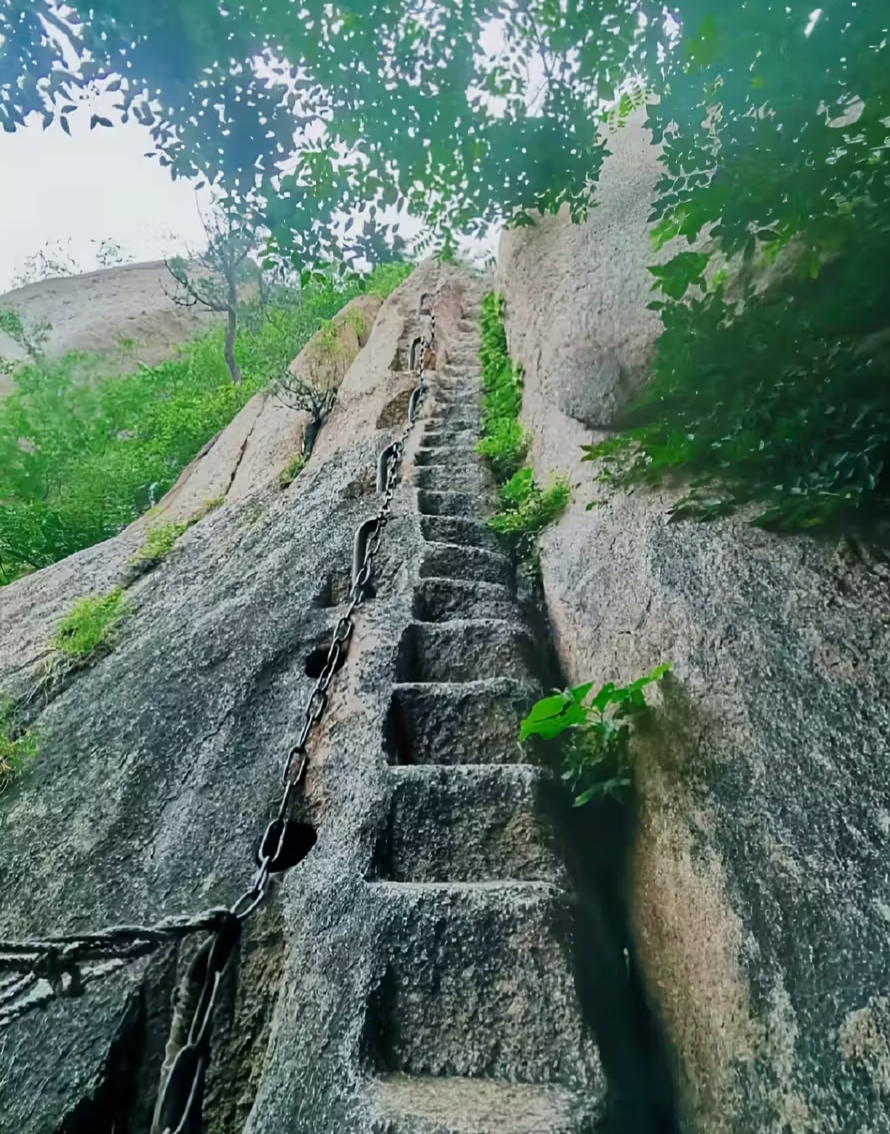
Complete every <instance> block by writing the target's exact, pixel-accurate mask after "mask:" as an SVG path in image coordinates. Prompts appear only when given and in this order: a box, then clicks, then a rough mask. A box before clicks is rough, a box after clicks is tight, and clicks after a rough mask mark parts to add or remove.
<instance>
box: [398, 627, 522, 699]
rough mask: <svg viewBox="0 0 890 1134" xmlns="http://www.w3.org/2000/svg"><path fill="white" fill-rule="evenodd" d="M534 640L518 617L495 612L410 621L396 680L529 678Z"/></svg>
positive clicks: (402, 639)
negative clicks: (447, 619)
mask: <svg viewBox="0 0 890 1134" xmlns="http://www.w3.org/2000/svg"><path fill="white" fill-rule="evenodd" d="M535 653H536V650H535V642H534V639H533V638H532V636H531V634H530V633H529V632H528V630H527V629H526V628H525V626H523V624H522V623H521V622H520V621H518V620H517V621H515V622H514V621H509V622H508V621H505V620H499V619H494V618H491V619H489V618H486V619H481V618H479V619H467V620H465V621H460V622H458V621H454V622H444V623H438V624H434V623H429V622H412V623H410V624H409V625H408V626H407V627H406V628H405V630H404V631H403V633H402V637H401V640H400V641H399V649H398V655H397V658H396V678H395V680H396V682H398V683H400V684H401V683H405V682H419V683H421V684H424V683H426V684H428V683H431V682H442V681H448V682H461V681H478V680H484V679H486V678H494V677H512V678H514V679H521V678H523V677H525V678H528V675H529V674H530V673H531V671H532V666H533V665H534V662H535Z"/></svg>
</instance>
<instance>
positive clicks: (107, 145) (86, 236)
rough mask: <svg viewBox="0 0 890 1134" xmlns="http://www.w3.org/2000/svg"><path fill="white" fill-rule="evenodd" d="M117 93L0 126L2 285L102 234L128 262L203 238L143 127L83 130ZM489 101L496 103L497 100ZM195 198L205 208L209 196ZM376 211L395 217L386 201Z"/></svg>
mask: <svg viewBox="0 0 890 1134" xmlns="http://www.w3.org/2000/svg"><path fill="white" fill-rule="evenodd" d="M480 45H481V46H482V47H483V48H484V50H486V51H488V52H492V53H495V52H497V51H498V50H500V48H501V45H502V39H501V34H500V31H499V28H498V25H497V22H496V21H493V22H492V23H491V24H489V25H488V26H487V27H486V28H485V29H484V31H483V34H482V37H481V41H480ZM536 63H537V61H536ZM539 70H540V69H539V68H538V67H537V66H536V65H533V67H532V73H531V74H530V76H529V78H530V87H531V88H532V89H533V90H538V89H539V88H540V86H541V83H542V82H543V71H540V73H538V72H539ZM116 98H117V96H115V95H104V96H103V95H94V96H93V98H92V100H91V103H90V105H89V108H87V106H84V107H83V108H82V109H81V112H80V113H78V114H72V115H71V117H70V119H69V122H70V125H71V134H72V136H71V137H69V136H68V135H66V134H65V133H64V132H63V130H62V128H61V126H60V125H59V123H58V121H56V122H54V123H53V124H52V125H51V126H50V127H49V129H48V130H46V131H44V130H43V129H42V119H41V117H40V115H38V114H34V115H32V116H31V119H30V122H29V125H28V126H27V127H26V128H25V129H20V130H18V131H16V133H14V134H6V133H0V218H2V220H0V293H2V292H4V291H6V290H8V289H9V288H11V287H14V286H16V285H17V283H19V282H20V281H19V280H18V279H17V277H20V276H21V275H22V273H23V272H25V271H26V269H27V267H28V260H29V258H32V257H34V256H36V255H37V254H39V253H40V252H41V251H42V252H44V253H45V254H46V255H47V256H48V257H50V258H51V259H53V260H62V261H63V262H64V263H65V264H66V265H69V264H70V263H71V262H72V261H73V265H74V266H75V268H71V267H69V269H68V270H69V271H70V270H79V271H90V270H92V269H94V268H95V267H97V260H96V252H97V250H98V246H99V245H100V244H101V243H102V242H103V241H111V242H113V243H114V244H117V245H119V246H120V248H121V251H122V253H123V254H124V256H125V258H126V259H127V260H128V261H145V260H157V259H161V258H163V257H165V256H170V255H171V254H174V253H177V252H179V253H182V252H186V251H188V250H189V249H199V248H201V247H202V246H203V244H204V230H203V227H202V225H201V220H200V216H199V212H198V205H197V203H196V199H195V192H194V190H193V189H192V186H191V184H190V183H188V182H184V181H172V180H171V178H170V175H169V173H168V171H167V170H166V169H164V168H163V167H162V166H161V165H160V164H159V163H158V162H157V160H156V159H152V158H148V157H146V156H145V155H146V154H147V153H148V151H149V150H151V149H152V148H153V144H152V138H151V134H150V131H149V129H148V127H144V126H140V125H139V123H138V122H136V121H135V120H134V119H132V118H131V119H130V121H129V122H128V123H127V124H126V125H123V124H119V123H117V122H116V123H115V125H114V126H113V127H111V128H107V127H97V128H96V129H95V130H92V131H91V130H90V129H89V117H90V113H91V112H93V111H95V112H97V113H99V114H105V115H107V117H109V118H111V119H115V117H116V115H115V112H114V111H113V109H112V108H111V105H110V104H113V103H114V102H115V101H116ZM490 102H491V104H492V109H494V104H495V103H496V102H497V100H496V99H492V100H490ZM103 104H104V105H103ZM199 199H200V204H201V208H202V209H204V210H205V211H206V209H207V207H208V205H209V202H210V198H209V194H208V193H206V192H204V193H201V194H200V195H199ZM383 216H384V219H385V220H388V221H391V220H394V219H396V216H395V213H394V211H393V210H389V209H387V210H384V213H383ZM400 219H401V221H402V234H403V235H404V236H407V237H408V238H409V239H411V237H413V236H416V235H418V234H419V231H420V226H419V224H418V223H417V222H416V221H413V220H412V219H410V218H405V217H402V218H400ZM464 247H465V251H466V252H468V253H469V254H471V255H473V256H482V257H484V256H485V255H486V254H487V253H489V252H490V251H492V250H493V243H492V239H491V238H489V239H488V240H484V241H482V242H476V241H468V242H466V244H465V246H464Z"/></svg>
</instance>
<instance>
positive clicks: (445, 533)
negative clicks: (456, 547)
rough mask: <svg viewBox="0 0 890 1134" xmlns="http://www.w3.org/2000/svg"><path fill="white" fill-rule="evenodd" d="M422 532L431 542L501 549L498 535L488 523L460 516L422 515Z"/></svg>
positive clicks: (492, 549) (487, 549)
mask: <svg viewBox="0 0 890 1134" xmlns="http://www.w3.org/2000/svg"><path fill="white" fill-rule="evenodd" d="M420 532H421V535H422V536H423V538H424V539H425V540H428V541H429V542H430V543H453V544H461V545H462V546H464V547H481V548H484V549H485V550H486V551H500V550H501V545H500V543H499V541H498V537H497V536H496V535H495V534H494V532H493V531H492V530H491V528H490V527H489V526H488V524H486V523H484V522H482V521H480V520H474V519H464V518H461V517H459V516H421V517H420Z"/></svg>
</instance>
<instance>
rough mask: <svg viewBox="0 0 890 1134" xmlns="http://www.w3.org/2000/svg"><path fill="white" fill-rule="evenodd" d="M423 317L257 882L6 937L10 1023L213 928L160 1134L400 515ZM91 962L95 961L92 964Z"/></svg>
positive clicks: (282, 831)
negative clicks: (161, 907)
mask: <svg viewBox="0 0 890 1134" xmlns="http://www.w3.org/2000/svg"><path fill="white" fill-rule="evenodd" d="M421 314H427V315H428V316H429V320H430V324H429V333H428V334H427V335H425V336H421V337H420V338H419V339H415V341H414V343H413V344H412V351H413V350H414V349H418V357H416V358H415V366H414V371H415V376H416V379H417V381H416V385H415V387H414V389H413V390H412V392H411V396H410V400H409V403H408V422H407V424H406V426H405V428H404V429H403V431H402V434H401V436H400V437H399V438H398V439H397V440H395V441H393V442H392V443H391V444H390V445H389V446H388V447H387V448H386V449H385V450H384V451H383V453H381V456H380V462H379V465H378V475H377V487H378V491H379V492H380V494H381V501H380V507H379V508H378V510H377V512H376V514H375V515H374V516H373V517H371V518H370V519H369V520H366V521H365V522H364V523H363V524H362V525H361V526H360V527H359V529H358V531H357V532H356V538H355V547H354V557H353V576H352V585H351V587H350V591H349V604H348V606H347V608H346V610H345V612H344V613H343V614H342V615H341V616H340V618H339V619H338V620H337V624H336V626H335V628H334V633H333V637H332V639H331V644H330V647H329V649H328V652H327V656H326V658H325V663H324V665H323V666H322V670H321V673H320V674H319V675H318V678H317V679H316V682H315V685H314V686H313V688H312V691H311V693H310V694H309V698H308V700H307V702H306V706H305V708H304V710H303V721H302V725H301V728H300V733H299V736H298V738H297V741H296V743H295V744H294V745H293V746H292V747H291V749H290V751H289V752H288V754H287V758H286V760H285V764H284V769H283V771H282V777H281V778H282V784H283V790H282V794H281V797H280V799H279V803H278V808H277V811H276V815H275V818H274V819H273V820H272V821H271V822H270V823H269V825H268V826H267V828H266V831H265V833H264V835H263V839H262V842H261V844H260V853H259V866H258V868H257V870H256V872H255V874H254V877H253V880H252V882H251V884H250V886H249V888H248V889H247V890H245V892H244V893H243V894H242V895H241V896H240V897H239V898H238V900H237V901H236V902H235V903H234V905H232V906H231V908H230V909H214V910H209V911H207V912H206V913H204V914H201V915H199V916H198V917H192V918H184V917H174V918H167V919H164V920H163V921H161V922H159V923H157V924H156V925H154V926H151V927H145V926H118V927H114V928H111V929H105V930H102V931H100V932H98V933H92V934H71V935H65V936H56V937H47V938H44V939H41V940H37V941H28V942H11V941H0V974H9V975H5V976H4V978H3V979H0V1029H2V1027H3V1026H4V1025H5V1024H8V1023H11V1022H12V1020H14V1019H17V1018H18V1017H19V1016H21V1015H23V1014H24V1012H27V1011H30V1010H31V1009H32V1008H35V1007H39V1006H42V1005H43V1004H45V1003H47V1002H48V1001H49V1000H52V999H53V998H54V997H56V996H77V995H80V994H81V993H82V991H83V988H84V985H85V984H87V983H91V982H92V981H93V980H96V979H98V978H100V977H102V976H105V975H107V974H108V973H110V972H113V971H116V970H117V969H119V968H121V967H123V966H124V965H126V964H129V963H130V962H132V961H133V960H135V959H137V958H139V957H144V956H147V955H149V954H150V953H152V952H153V951H155V950H156V949H157V948H158V947H159V945H161V944H163V943H165V942H167V941H174V940H178V939H180V938H183V937H185V936H187V935H189V934H192V933H195V932H198V931H205V932H209V934H210V936H209V937H207V938H206V939H205V941H204V942H203V944H202V945H201V947H200V948H199V949H198V952H197V953H196V954H195V957H194V958H193V960H192V962H191V964H190V965H189V967H188V970H187V971H186V974H185V976H184V978H183V980H182V983H181V984H180V987H179V989H178V990H177V999H176V1004H175V1008H174V1019H173V1025H172V1028H171V1033H170V1039H169V1042H168V1044H167V1050H166V1055H165V1060H164V1065H163V1069H162V1074H161V1086H160V1090H159V1092H158V1099H157V1105H156V1107H155V1112H154V1118H153V1121H152V1127H151V1134H189V1132H190V1131H191V1130H193V1129H195V1124H196V1121H197V1119H196V1115H197V1114H198V1110H197V1108H199V1105H200V1101H201V1096H202V1094H203V1084H204V1076H205V1072H206V1068H207V1063H208V1059H209V1049H210V1030H211V1022H212V1016H213V1009H214V1006H215V1004H216V1001H217V998H218V994H219V989H220V984H221V981H222V977H223V973H224V971H225V969H226V968H227V966H228V964H229V961H230V959H231V957H232V956H233V954H234V952H235V951H236V948H237V945H238V942H239V939H240V933H241V927H242V924H243V923H244V921H245V920H246V919H247V918H248V917H250V915H251V914H252V913H254V911H255V910H256V909H257V908H258V907H259V906H260V905H261V903H262V902H263V901H264V899H265V898H266V897H267V896H268V893H269V883H270V880H271V876H272V874H273V873H274V869H273V868H274V864H275V862H276V860H278V859H279V857H280V856H281V853H282V851H283V849H284V840H285V836H286V833H287V822H288V816H289V813H290V805H291V802H292V800H293V796H294V793H295V792H296V791H297V789H298V788H299V787H300V786H301V785H302V783H303V781H304V780H305V777H306V772H307V769H308V764H309V755H308V743H309V738H310V736H311V734H312V731H313V729H314V728H315V727H316V726H317V725H318V724H319V723H320V721H321V720H322V718H323V717H324V714H325V710H326V709H327V706H328V690H329V689H330V687H331V683H332V682H333V679H334V674H335V673H336V672H337V670H338V669H339V668H340V666H341V664H342V661H343V659H344V657H345V655H346V653H347V652H348V649H349V643H350V640H351V639H352V635H353V632H354V630H355V614H356V611H357V610H358V608H359V607H360V606H361V605H362V603H363V602H364V601H365V599H366V598H367V597H368V584H369V583H370V580H371V577H372V575H373V571H374V561H375V559H376V556H377V555H378V554H379V552H380V548H381V546H382V543H383V534H384V531H385V529H386V526H387V524H388V523H389V520H390V518H391V515H392V502H393V499H394V497H395V491H396V485H397V482H398V475H399V469H400V467H401V464H402V458H403V456H404V451H405V443H406V442H407V440H408V437H409V435H410V433H411V431H412V429H413V428H414V424H415V422H416V420H417V415H418V413H419V411H420V408H421V407H422V405H423V403H424V401H425V399H426V396H427V392H428V387H427V383H426V380H425V377H424V373H425V361H426V353H427V351H428V350H429V349H430V348H431V347H432V345H433V343H434V342H435V337H436V317H435V314H434V313H433V312H432V310H431V309H430V310H428V311H423V310H421ZM85 964H93V965H94V966H95V967H94V968H93V969H92V970H84V969H83V968H82V966H83V965H85ZM66 978H67V980H66ZM40 980H43V981H44V982H46V983H47V984H48V985H49V991H37V992H35V990H34V986H35V985H36V984H37V983H38V982H39V981H40ZM23 998H24V999H23Z"/></svg>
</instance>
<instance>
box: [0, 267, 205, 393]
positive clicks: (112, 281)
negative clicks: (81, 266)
mask: <svg viewBox="0 0 890 1134" xmlns="http://www.w3.org/2000/svg"><path fill="white" fill-rule="evenodd" d="M174 290H175V284H174V283H173V281H172V279H171V277H170V273H169V272H168V271H167V268H166V267H165V265H164V263H163V261H154V262H151V263H146V264H124V265H123V266H121V267H117V268H103V269H102V270H100V271H96V272H86V273H84V274H83V275H79V276H67V277H64V278H59V279H49V280H41V281H40V282H39V283H33V284H28V285H27V286H25V287H20V288H17V289H16V290H15V291H10V292H7V293H6V294H5V295H2V296H0V309H5V308H8V309H10V310H12V311H15V312H16V313H17V314H18V315H20V316H21V317H22V318H23V319H25V320H26V321H27V322H29V323H49V324H50V326H51V328H52V330H51V331H50V333H49V338H48V340H47V343H46V349H47V351H48V353H49V354H50V355H51V356H53V357H58V356H61V355H63V354H65V353H67V352H68V351H91V352H92V351H95V352H96V353H98V354H104V355H106V356H108V357H107V365H108V373H109V374H113V373H115V372H118V373H123V372H124V371H125V370H126V369H128V368H131V369H132V368H134V367H135V366H136V364H137V363H139V362H142V363H144V364H145V365H146V366H154V365H155V364H156V363H158V362H162V361H163V360H164V359H165V358H169V357H170V356H171V355H172V354H173V352H174V350H175V348H176V346H177V344H179V343H183V342H186V341H187V340H188V339H191V338H194V336H195V335H197V334H198V333H199V332H200V331H202V330H205V329H206V328H207V327H208V326H211V325H212V324H213V322H214V321H215V320H217V319H218V316H214V315H212V314H211V313H210V312H204V311H200V310H198V309H197V308H194V307H177V306H176V304H175V303H174V302H173V300H172V299H171V298H170V294H169V293H172V292H173V291H174ZM124 341H125V342H127V347H126V349H121V343H122V342H124ZM0 357H3V358H9V359H18V358H19V357H20V352H19V350H18V348H17V347H16V345H15V344H14V343H13V342H12V341H11V340H9V339H8V338H7V337H6V336H5V335H4V334H3V333H2V332H0ZM116 360H119V365H118V366H116ZM0 380H2V379H0ZM0 392H2V391H0Z"/></svg>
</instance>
